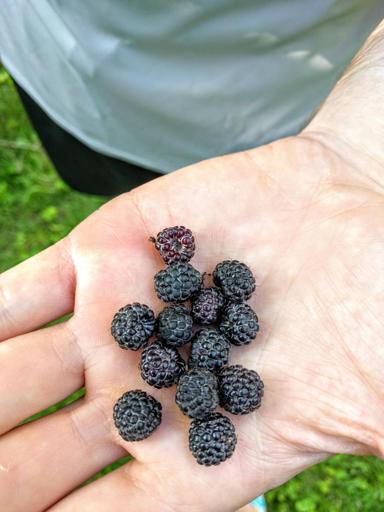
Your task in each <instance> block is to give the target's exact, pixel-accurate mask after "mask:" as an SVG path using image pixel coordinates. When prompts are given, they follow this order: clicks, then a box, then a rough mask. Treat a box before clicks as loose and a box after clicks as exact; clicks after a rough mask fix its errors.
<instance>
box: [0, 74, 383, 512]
mask: <svg viewBox="0 0 384 512" xmlns="http://www.w3.org/2000/svg"><path fill="white" fill-rule="evenodd" d="M103 201H104V200H103V199H101V198H99V197H95V196H86V195H82V194H79V193H77V192H74V191H72V190H70V189H69V188H68V187H67V186H66V185H65V184H64V183H63V182H62V181H61V180H60V179H59V178H58V177H57V176H56V174H55V171H54V170H53V169H52V166H51V165H50V163H49V161H48V160H47V158H46V157H45V155H44V152H43V151H42V149H41V147H40V145H39V141H38V139H37V137H36V134H35V133H34V132H33V130H32V128H31V126H30V124H29V122H28V120H27V118H26V116H25V114H24V112H23V110H22V107H21V106H20V102H19V100H18V97H17V94H16V93H15V90H14V88H13V86H12V82H11V80H10V78H9V77H8V75H7V74H6V72H5V71H4V70H3V69H1V68H0V249H1V250H0V272H2V271H4V270H6V269H7V268H9V267H12V266H13V265H16V264H17V263H18V262H20V261H22V260H24V259H25V258H28V257H29V256H31V255H33V254H35V253H37V252H39V251H40V250H41V249H43V248H45V247H47V246H49V245H50V244H52V243H54V242H55V241H56V240H58V239H60V238H62V237H63V236H64V235H66V234H67V233H68V232H69V231H70V230H71V229H72V228H73V227H74V226H75V225H76V224H78V223H79V222H80V221H81V220H82V219H83V218H84V217H86V216H87V215H89V214H90V213H91V212H92V211H94V210H95V209H96V208H97V207H98V206H99V205H101V204H102V203H103ZM81 394H82V392H80V393H78V394H77V395H75V396H74V397H72V399H75V398H77V397H78V396H80V395H81ZM56 409H57V407H54V408H51V409H50V410H49V412H52V411H54V410H56ZM267 500H268V505H269V510H272V511H273V512H288V511H290V512H291V511H297V512H315V511H316V512H326V511H327V512H339V511H340V512H355V511H364V512H379V511H380V512H381V511H383V510H384V462H381V461H379V460H377V459H375V458H372V457H366V458H357V457H346V456H338V457H335V458H333V459H332V460H330V461H327V462H324V463H322V464H320V465H318V466H316V467H314V468H312V469H310V470H307V471H305V472H304V473H303V474H302V475H300V476H298V477H296V478H295V479H293V480H291V481H290V482H289V483H287V484H285V485H283V486H281V487H279V488H278V489H275V490H273V491H271V492H269V493H268V496H267Z"/></svg>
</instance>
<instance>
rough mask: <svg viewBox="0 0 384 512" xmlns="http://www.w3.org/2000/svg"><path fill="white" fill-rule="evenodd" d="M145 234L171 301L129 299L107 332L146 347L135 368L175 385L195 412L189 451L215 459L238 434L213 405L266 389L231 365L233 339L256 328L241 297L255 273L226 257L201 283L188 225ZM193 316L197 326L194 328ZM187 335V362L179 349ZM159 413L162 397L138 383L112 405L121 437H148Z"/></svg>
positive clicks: (162, 291) (241, 406) (243, 341)
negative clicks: (152, 304) (152, 303)
mask: <svg viewBox="0 0 384 512" xmlns="http://www.w3.org/2000/svg"><path fill="white" fill-rule="evenodd" d="M150 240H151V241H152V242H154V244H155V247H156V249H157V250H158V251H159V253H160V255H161V257H162V258H163V260H164V261H165V263H166V264H167V267H166V268H164V269H163V270H160V272H158V273H157V274H156V275H155V280H154V281H155V291H156V294H157V296H158V297H159V298H160V299H161V300H163V301H164V302H166V303H168V305H167V306H166V307H165V308H164V309H163V311H161V313H160V314H159V315H158V317H157V318H156V317H155V314H154V313H153V311H152V310H151V309H150V308H149V307H148V306H146V305H145V304H139V303H133V304H128V305H127V306H125V307H123V308H121V309H120V310H119V311H118V312H117V313H116V314H115V316H114V318H113V321H112V329H111V331H112V335H113V337H114V338H115V340H116V341H117V343H118V344H119V345H120V347H121V348H123V349H130V350H139V349H144V350H143V351H142V353H141V360H140V372H141V376H142V378H143V380H144V381H145V382H147V383H148V384H149V385H150V386H153V387H155V388H168V387H171V386H173V385H176V386H177V387H176V403H177V405H178V406H179V408H180V410H181V412H182V413H183V414H185V415H187V416H188V417H189V418H191V420H192V421H191V426H190V429H189V448H190V450H191V452H192V455H193V456H194V457H195V459H196V460H197V462H198V463H199V464H203V465H205V466H211V465H217V464H220V462H223V461H224V460H226V459H228V458H229V457H230V456H231V455H232V454H233V452H234V450H235V447H236V442H237V438H236V432H235V428H234V425H233V423H232V422H231V420H230V419H229V418H228V417H226V416H224V415H223V414H221V413H219V412H215V409H216V407H218V406H221V407H222V408H223V409H224V410H225V411H227V412H229V413H231V414H248V413H250V412H252V411H254V410H256V409H257V408H259V407H260V405H261V399H262V397H263V391H264V389H263V388H264V385H263V382H262V380H261V379H260V376H259V375H258V374H257V373H256V372H255V371H254V370H248V369H246V368H244V367H242V366H240V365H232V366H228V360H229V353H230V347H231V344H232V345H237V346H241V345H247V344H249V343H251V341H252V340H253V339H254V338H255V337H256V335H257V332H258V330H259V324H258V318H257V316H256V313H255V312H254V311H253V310H252V308H251V307H250V306H249V305H248V304H246V303H245V301H246V300H247V299H249V298H250V297H251V295H252V293H253V292H254V290H255V287H256V285H255V278H254V276H253V275H252V272H251V270H250V269H249V268H248V267H247V265H245V264H244V263H240V262H239V261H237V260H226V261H223V262H222V263H219V264H218V265H217V266H216V268H215V270H214V272H213V274H212V277H213V283H214V285H215V286H209V287H204V275H202V274H201V273H200V272H199V271H198V270H196V269H195V268H194V267H193V266H192V265H191V264H190V263H189V260H190V259H191V258H192V256H193V255H194V251H195V241H194V237H193V235H192V232H191V231H190V230H189V229H187V228H185V227H184V226H175V227H172V228H166V229H164V230H163V231H161V232H160V233H159V234H158V235H157V238H156V239H155V238H151V239H150ZM187 301H188V302H189V303H190V306H187V305H185V303H186V302H187ZM196 324H198V325H200V326H202V327H200V328H198V329H196ZM154 335H156V339H155V340H152V341H151V342H150V339H151V338H152V337H153V336H154ZM189 343H190V350H189V357H188V361H187V363H186V361H185V360H184V359H183V357H182V356H181V354H180V353H179V350H178V349H179V348H180V347H184V346H185V345H187V344H189ZM161 415H162V407H161V404H160V403H159V402H158V401H157V400H156V399H155V398H153V397H152V396H150V395H149V394H147V393H146V392H144V391H141V390H134V391H128V392H127V393H124V395H123V396H122V397H120V398H119V400H118V401H117V402H116V404H115V406H114V410H113V417H114V422H115V425H116V428H117V429H118V431H119V433H120V435H121V437H122V438H123V439H125V440H126V441H140V440H141V439H145V438H147V437H148V436H149V435H151V433H152V432H153V431H154V430H155V429H156V428H157V427H158V426H159V425H160V422H161Z"/></svg>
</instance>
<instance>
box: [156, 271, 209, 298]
mask: <svg viewBox="0 0 384 512" xmlns="http://www.w3.org/2000/svg"><path fill="white" fill-rule="evenodd" d="M202 282H203V276H202V275H201V274H200V272H199V271H198V270H196V269H195V268H193V267H192V265H190V264H189V263H174V264H173V265H170V266H169V267H167V268H165V269H164V270H160V272H158V273H157V274H156V275H155V290H156V293H157V296H158V297H159V299H161V300H163V301H164V302H184V301H186V300H188V299H190V298H191V297H192V296H193V295H195V294H196V293H197V292H198V291H199V290H200V288H201V285H202Z"/></svg>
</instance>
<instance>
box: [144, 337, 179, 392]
mask: <svg viewBox="0 0 384 512" xmlns="http://www.w3.org/2000/svg"><path fill="white" fill-rule="evenodd" d="M140 371H141V376H142V378H143V379H144V380H145V382H147V383H148V384H149V385H150V386H154V387H155V388H169V387H170V386H172V385H173V384H176V383H177V382H178V380H179V378H180V376H181V375H182V374H183V373H184V372H185V362H184V360H183V358H182V357H181V355H180V354H179V353H178V351H177V350H176V349H175V348H171V347H165V346H164V345H163V344H162V343H161V342H159V341H155V343H152V345H149V347H147V348H145V349H144V350H143V353H142V354H141V360H140Z"/></svg>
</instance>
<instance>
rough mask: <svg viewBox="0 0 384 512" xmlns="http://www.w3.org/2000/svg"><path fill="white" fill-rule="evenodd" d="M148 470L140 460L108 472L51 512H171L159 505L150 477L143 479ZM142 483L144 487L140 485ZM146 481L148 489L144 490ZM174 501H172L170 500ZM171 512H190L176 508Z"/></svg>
mask: <svg viewBox="0 0 384 512" xmlns="http://www.w3.org/2000/svg"><path fill="white" fill-rule="evenodd" d="M145 473H146V470H145V467H144V466H142V465H141V464H140V463H139V462H137V461H131V462H128V464H126V465H125V466H123V467H122V468H120V469H118V470H116V471H114V472H113V473H109V474H108V475H106V476H104V477H103V478H101V479H100V480H97V481H96V482H93V483H91V484H89V485H87V486H86V487H83V488H81V489H78V490H77V491H75V492H74V493H72V494H70V495H69V496H67V497H66V498H64V499H63V500H61V501H60V502H58V503H57V504H56V505H54V506H53V507H51V508H50V509H49V512H73V511H74V510H81V511H82V512H110V511H111V510H115V511H116V512H119V511H122V510H127V511H135V512H149V511H152V510H153V511H155V510H159V511H162V510H164V511H165V510H171V508H170V507H168V506H167V505H166V504H164V503H161V504H159V501H158V499H156V494H155V492H154V489H153V488H152V487H151V483H150V481H149V478H146V477H144V474H145ZM141 481H142V485H140V484H139V482H141ZM144 482H147V485H148V488H147V489H145V484H144ZM170 501H171V499H170ZM172 510H188V509H184V508H175V509H172Z"/></svg>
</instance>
